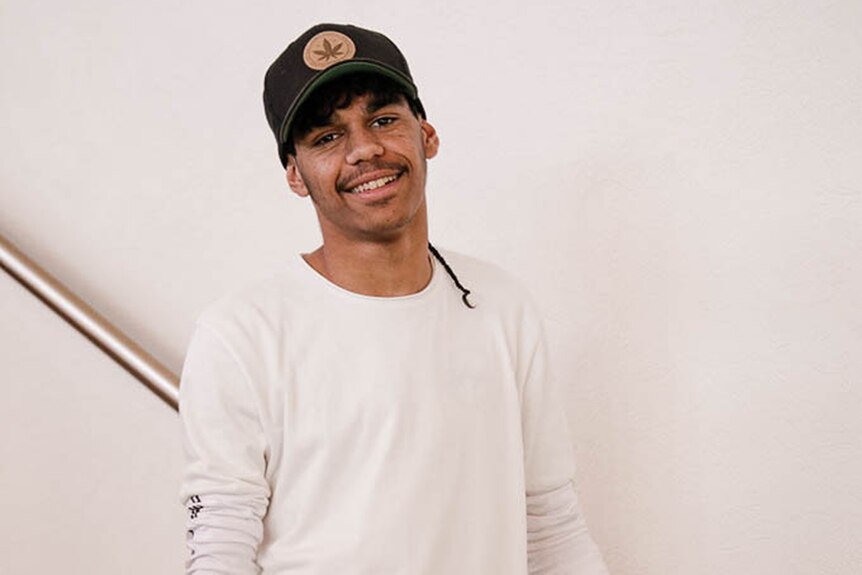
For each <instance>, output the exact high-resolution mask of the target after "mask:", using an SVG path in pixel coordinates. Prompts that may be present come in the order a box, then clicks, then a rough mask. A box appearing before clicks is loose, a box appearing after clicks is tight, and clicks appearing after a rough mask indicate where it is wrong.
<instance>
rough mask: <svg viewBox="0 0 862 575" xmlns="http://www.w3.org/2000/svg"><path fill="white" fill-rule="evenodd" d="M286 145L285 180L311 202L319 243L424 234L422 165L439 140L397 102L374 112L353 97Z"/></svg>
mask: <svg viewBox="0 0 862 575" xmlns="http://www.w3.org/2000/svg"><path fill="white" fill-rule="evenodd" d="M294 144H295V148H296V154H295V155H289V156H288V159H287V181H288V183H289V184H290V187H291V189H292V190H293V191H294V192H295V193H296V194H298V195H300V196H308V195H310V196H311V199H312V200H313V201H314V207H315V209H316V210H317V217H318V219H319V220H320V227H321V232H322V234H323V239H324V242H327V241H391V240H393V239H395V238H397V237H398V236H399V235H401V234H403V233H408V232H410V231H416V230H419V229H420V228H421V230H423V232H422V233H424V229H425V228H424V226H425V225H426V209H425V176H426V160H427V159H429V158H433V157H434V156H435V155H436V154H437V148H438V145H439V141H438V139H437V134H436V132H435V131H434V128H433V127H432V126H431V125H430V124H429V123H428V122H426V121H425V120H421V119H419V118H417V117H416V116H415V115H414V114H413V112H412V111H411V110H410V107H409V106H408V104H407V102H405V101H404V99H403V98H400V99H398V100H397V101H396V102H394V103H389V104H386V105H381V103H380V102H377V101H375V99H374V98H373V96H370V95H363V96H356V97H354V98H353V100H352V102H351V103H350V105H349V106H348V107H346V108H344V109H337V110H335V111H334V112H333V113H332V115H331V116H330V117H329V120H328V122H327V123H326V125H323V126H319V127H315V128H312V129H311V130H310V131H309V132H308V133H306V134H303V135H300V136H299V137H297V138H295V140H294Z"/></svg>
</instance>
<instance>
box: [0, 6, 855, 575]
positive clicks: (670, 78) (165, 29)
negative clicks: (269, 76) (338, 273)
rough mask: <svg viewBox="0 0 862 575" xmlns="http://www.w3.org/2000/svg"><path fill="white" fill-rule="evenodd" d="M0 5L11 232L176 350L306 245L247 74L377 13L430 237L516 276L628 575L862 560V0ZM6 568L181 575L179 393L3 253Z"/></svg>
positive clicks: (844, 573)
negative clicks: (172, 400) (426, 139)
mask: <svg viewBox="0 0 862 575" xmlns="http://www.w3.org/2000/svg"><path fill="white" fill-rule="evenodd" d="M317 4H318V3H313V2H308V3H304V4H298V3H293V2H291V3H287V2H275V1H272V0H270V1H260V2H253V3H251V2H249V3H241V2H231V3H227V2H222V3H219V2H213V1H211V0H210V1H202V0H194V1H185V2H179V3H175V2H167V1H166V0H154V1H152V2H130V1H120V2H118V1H116V0H114V1H107V0H91V1H90V2H88V3H65V2H59V1H53V2H35V1H34V2H11V1H8V0H7V1H4V2H3V3H2V4H0V156H2V158H3V159H2V165H0V233H3V234H4V235H6V236H7V237H8V238H9V239H11V240H12V241H14V242H15V243H17V244H18V246H19V247H21V248H22V249H24V250H25V251H26V252H27V253H28V254H29V255H30V256H31V257H33V258H35V259H36V260H37V261H40V262H41V263H42V264H43V265H44V266H45V267H47V268H48V269H49V270H51V271H52V272H53V273H54V274H55V275H57V276H58V277H59V278H61V279H62V280H63V281H64V282H65V283H66V284H67V285H68V286H70V287H71V288H73V289H74V290H76V291H77V292H78V293H79V294H80V295H82V296H83V297H84V298H85V299H87V300H88V301H90V302H91V303H92V304H93V305H94V306H95V307H96V308H97V309H99V310H100V311H101V312H102V313H104V314H105V315H107V316H108V317H109V318H111V319H112V320H113V321H114V322H115V323H117V324H118V325H119V326H120V327H121V328H123V329H124V330H126V331H127V332H128V333H129V334H130V335H132V336H133V337H135V338H137V339H138V340H139V341H140V342H141V343H143V344H144V345H145V346H146V347H147V348H148V349H150V350H151V351H152V352H153V353H154V354H155V355H156V356H158V357H160V358H161V359H162V360H163V361H164V362H165V363H167V364H168V365H169V366H170V367H171V368H173V369H174V370H176V371H179V369H180V367H181V364H182V357H183V353H184V350H185V345H186V342H187V339H188V337H189V335H190V331H191V328H192V323H193V321H194V318H195V317H196V316H197V314H198V313H199V312H200V311H201V309H202V308H203V307H204V306H205V305H206V303H207V302H208V301H210V300H212V299H213V298H214V297H216V296H217V295H219V294H220V293H223V292H224V291H226V290H229V289H232V288H234V287H236V286H238V285H240V284H243V283H245V282H247V281H248V280H249V279H250V278H253V277H257V276H261V275H264V274H266V273H267V271H268V270H269V269H271V268H272V267H273V266H276V265H278V264H279V262H282V261H283V260H284V259H285V258H286V257H288V255H289V254H292V253H294V252H297V251H302V250H309V249H312V248H313V247H314V246H315V245H316V243H317V241H318V233H317V230H316V222H315V219H314V214H313V211H312V210H311V208H310V206H308V205H307V203H304V202H303V201H300V200H299V199H298V198H295V197H293V196H291V195H290V194H289V192H288V190H287V188H286V185H285V184H284V180H283V175H282V173H281V172H280V169H279V168H280V167H279V165H278V162H277V159H276V155H275V147H274V143H273V140H272V136H271V134H270V133H269V131H268V128H267V126H266V123H265V120H264V117H263V112H262V106H261V87H262V76H263V72H264V70H265V69H266V67H267V66H268V64H269V63H270V61H271V60H272V59H273V58H274V57H275V56H276V55H277V53H278V52H279V51H280V50H281V49H283V47H284V46H285V45H286V43H287V42H288V41H289V40H290V39H291V38H292V37H294V36H296V35H297V34H298V33H300V32H301V31H302V30H304V29H305V28H306V27H308V26H309V25H311V24H312V23H315V22H317V21H321V20H323V21H350V22H354V23H357V24H361V25H366V26H369V27H374V28H377V29H380V30H382V31H385V32H387V33H388V34H389V35H390V36H391V37H393V39H395V40H396V42H397V43H398V44H399V45H400V46H401V47H402V48H403V50H404V51H405V52H406V53H407V55H408V58H409V60H410V62H411V66H412V68H413V72H414V76H415V77H416V79H417V82H418V84H419V86H420V92H421V95H422V98H423V102H424V103H425V106H426V108H427V110H428V112H429V114H430V118H431V120H432V122H433V123H434V124H435V126H436V127H437V129H438V131H439V132H440V134H441V138H442V149H441V154H440V156H439V157H438V158H436V159H435V160H434V161H433V163H432V166H431V181H430V185H429V190H428V193H429V197H430V205H431V222H432V240H434V241H436V242H437V243H439V244H440V245H444V246H447V247H450V248H454V249H459V250H462V251H467V252H470V253H473V254H476V255H479V256H482V257H485V258H487V259H491V260H493V261H496V262H498V263H500V264H502V265H504V266H505V267H507V268H509V269H510V270H512V271H514V272H515V273H517V274H519V275H521V276H522V277H524V278H525V279H526V280H527V281H528V283H529V284H530V286H531V287H532V288H533V291H534V293H535V294H536V296H537V299H538V300H539V302H540V304H541V305H542V307H543V308H544V310H545V312H546V314H547V320H548V327H549V332H550V334H549V335H550V339H551V341H552V342H553V349H552V352H553V355H554V359H555V366H556V369H557V371H558V372H559V374H560V376H561V377H562V378H563V379H564V381H565V382H566V383H567V385H568V391H569V401H570V404H569V405H570V414H571V418H572V427H573V433H574V439H575V442H576V446H577V454H578V457H579V475H578V479H579V483H580V489H581V493H582V499H583V501H584V504H585V507H586V511H587V513H588V519H589V522H590V525H591V528H592V530H593V533H594V536H595V538H596V539H597V541H598V542H599V544H600V546H601V547H602V549H603V551H604V553H605V555H606V557H607V560H608V563H609V565H610V567H611V570H612V572H613V573H614V574H615V575H634V574H638V575H642V574H651V575H664V574H669V573H670V574H676V573H696V574H707V575H726V574H728V573H734V574H739V575H747V574H752V575H766V574H769V575H772V574H781V575H788V574H811V573H818V574H821V573H828V574H837V575H855V574H857V573H859V572H862V546H861V545H859V533H860V532H862V490H860V488H859V486H860V485H862V418H860V416H859V414H860V413H862V391H860V383H862V381H860V380H862V377H860V373H862V353H860V347H862V346H860V344H862V305H860V299H859V295H858V294H859V293H862V266H860V263H862V262H860V253H862V225H860V221H862V168H860V165H862V162H860V157H862V114H860V107H859V102H860V100H862V65H860V64H862V41H860V35H859V29H860V23H862V4H860V3H858V2H854V1H850V0H845V1H839V2H825V1H823V2H815V1H809V2H799V1H766V0H759V1H752V2H729V1H711V2H706V1H701V2H691V1H689V2H685V1H682V0H677V1H673V2H672V1H669V0H661V1H653V2H647V3H644V2H622V1H608V2H602V3H599V2H581V1H573V2H565V3H564V2H557V3H554V2H542V1H539V2H531V3H529V4H528V5H525V4H524V3H520V2H513V1H508V2H497V3H493V4H485V3H479V2H470V3H465V2H458V3H452V4H451V5H449V6H446V5H441V4H440V3H431V2H412V1H411V2H401V3H393V2H382V1H374V0H370V1H368V2H363V3H358V2H347V1H339V2H330V3H328V4H329V6H330V8H328V9H322V8H318V7H317V6H316V5H317ZM0 380H2V387H0V389H2V399H0V509H2V511H0V573H2V574H4V575H5V574H6V573H10V574H12V573H14V574H16V575H18V574H35V573H105V574H108V573H128V574H137V573H140V574H145V573H146V574H149V573H167V572H179V570H180V569H181V564H182V561H183V553H184V551H183V538H184V527H183V513H182V509H181V508H180V507H179V504H178V502H177V497H176V491H177V481H178V476H179V466H180V459H181V458H180V453H179V448H178V445H177V442H178V436H177V433H178V429H177V422H176V419H175V416H174V414H173V413H172V412H171V411H170V410H169V409H168V408H166V407H164V406H163V405H162V404H161V403H160V402H159V401H158V400H156V399H155V398H154V397H153V396H151V395H150V394H148V392H147V391H146V390H145V389H144V388H143V387H142V386H140V384H138V383H137V382H136V381H134V380H133V379H132V378H131V377H130V376H128V375H126V374H125V373H124V372H123V371H122V370H120V369H119V368H117V367H116V366H114V365H113V364H112V363H111V362H110V361H109V360H108V359H107V358H106V357H105V356H103V355H102V354H101V353H100V352H98V351H97V350H95V349H94V348H93V347H92V346H91V345H90V344H89V343H88V342H87V341H86V340H84V339H83V338H81V337H80V336H79V335H78V334H77V333H76V332H74V330H72V329H71V328H70V327H68V326H67V325H66V324H64V323H62V322H61V321H60V320H59V319H56V318H55V316H53V314H52V313H51V312H49V311H48V310H47V309H45V308H44V307H43V306H42V304H41V303H39V302H38V301H37V300H35V299H34V298H33V297H31V296H30V295H29V294H28V293H27V292H26V291H24V290H23V289H22V288H20V287H19V286H18V285H17V284H15V283H14V282H13V280H11V279H10V278H9V277H7V276H5V275H0Z"/></svg>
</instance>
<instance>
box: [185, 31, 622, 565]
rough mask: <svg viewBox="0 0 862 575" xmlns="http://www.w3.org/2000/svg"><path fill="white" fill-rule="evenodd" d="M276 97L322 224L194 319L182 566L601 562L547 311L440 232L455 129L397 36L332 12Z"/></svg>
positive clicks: (288, 65) (280, 72)
mask: <svg viewBox="0 0 862 575" xmlns="http://www.w3.org/2000/svg"><path fill="white" fill-rule="evenodd" d="M264 105H265V108H266V114H267V119H268V121H269V124H270V126H271V127H272V129H273V132H274V134H275V136H276V141H277V144H278V152H279V158H280V160H281V162H282V165H283V166H284V167H285V168H286V172H287V181H288V184H289V186H290V188H291V189H292V190H293V191H294V192H295V193H296V194H298V195H300V196H308V197H310V198H311V201H312V202H313V203H314V207H315V209H316V211H317V216H318V219H319V222H320V228H321V232H322V236H323V245H322V246H321V247H319V248H318V249H317V250H315V251H313V252H311V253H309V254H305V255H302V256H296V257H294V258H293V259H291V260H290V261H289V262H286V264H285V266H284V268H283V269H282V270H280V271H279V272H278V273H277V274H275V275H274V276H273V277H272V278H270V279H268V280H266V281H263V282H261V283H259V284H257V285H254V286H252V287H250V288H248V289H246V290H244V291H242V292H240V293H237V294H234V295H231V296H228V297H226V298H224V299H223V300H221V301H219V302H217V303H216V304H215V305H213V306H211V307H210V308H209V309H208V310H207V311H206V312H205V313H204V314H203V315H202V316H201V318H200V320H199V322H198V325H197V330H196V332H195V335H194V337H193V339H192V343H191V345H190V348H189V352H188V355H187V358H186V363H185V366H184V369H183V378H182V386H181V391H180V394H181V400H180V401H181V403H180V413H181V416H182V422H183V427H184V431H185V448H186V453H187V460H188V463H187V467H186V473H185V476H184V482H183V488H182V491H183V499H184V501H186V504H187V506H188V510H189V530H188V546H189V550H190V557H189V560H188V564H187V567H188V569H187V572H188V573H194V574H204V573H206V574H215V573H224V574H230V575H244V574H247V573H248V574H251V573H259V572H261V571H262V572H263V573H267V574H285V575H287V574H302V575H333V574H339V575H340V574H345V575H384V574H385V575H389V574H391V575H396V574H397V575H526V574H527V573H530V574H538V573H547V574H567V575H600V574H605V573H606V570H605V567H604V564H603V563H602V560H601V557H600V555H599V553H598V551H597V550H596V547H595V545H594V544H593V542H592V540H591V539H590V536H589V534H588V532H587V530H586V526H585V523H584V519H583V517H582V516H581V514H580V512H579V508H578V504H577V500H576V497H575V494H574V491H573V488H572V482H571V480H572V475H573V472H574V469H573V463H572V452H571V449H570V445H569V438H568V432H567V428H566V422H565V417H564V413H563V409H562V404H561V402H560V398H559V396H558V394H557V391H556V388H555V387H554V385H553V383H552V381H551V380H550V378H549V371H548V369H547V367H546V359H545V348H544V343H543V339H542V338H543V336H542V328H541V325H540V320H539V316H538V314H537V313H536V311H535V310H534V309H533V307H532V306H531V304H530V303H529V300H528V298H527V297H526V295H525V294H524V292H523V290H522V289H521V288H520V287H519V286H518V285H517V284H516V283H515V282H513V281H512V280H511V279H510V278H509V277H508V276H507V275H505V274H504V273H502V272H501V271H499V270H497V269H496V268H494V267H493V266H490V265H488V264H484V263H481V262H479V261H476V260H474V259H471V258H468V257H465V256H461V255H458V254H455V253H451V252H446V251H438V250H436V249H435V248H433V247H432V246H431V245H430V244H429V243H428V222H427V210H426V203H425V179H426V163H427V160H428V159H430V158H432V157H434V155H435V154H436V153H437V148H438V146H439V141H438V138H437V134H436V132H435V130H434V128H433V127H432V126H431V124H429V123H428V121H427V120H426V117H425V111H424V109H423V107H422V104H421V102H420V101H419V98H418V94H417V90H416V87H415V85H414V84H413V80H412V77H411V75H410V71H409V69H408V67H407V62H406V61H405V60H404V57H403V56H402V54H401V53H400V51H399V50H398V48H397V47H396V46H395V45H394V44H392V42H391V41H390V40H389V39H388V38H386V37H385V36H383V35H381V34H378V33H375V32H371V31H369V30H363V29H361V28H356V27H353V26H342V25H332V24H324V25H318V26H315V27H313V28H311V29H310V30H308V31H307V32H305V33H304V34H303V35H302V36H300V37H299V38H298V39H297V40H296V41H295V42H293V43H292V44H291V45H290V46H288V48H287V49H286V50H285V52H284V53H283V54H281V56H279V57H278V59H277V60H276V61H275V62H274V63H273V64H272V66H271V67H270V69H269V71H268V72H267V75H266V82H265V89H264ZM468 287H469V288H470V289H468ZM471 290H472V291H471Z"/></svg>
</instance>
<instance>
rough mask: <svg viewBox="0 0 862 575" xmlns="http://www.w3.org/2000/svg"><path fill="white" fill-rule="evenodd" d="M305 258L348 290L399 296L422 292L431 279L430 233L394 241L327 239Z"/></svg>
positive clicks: (366, 293) (321, 272) (327, 277)
mask: <svg viewBox="0 0 862 575" xmlns="http://www.w3.org/2000/svg"><path fill="white" fill-rule="evenodd" d="M303 258H304V259H305V261H306V262H307V263H308V264H309V265H310V266H311V267H312V268H314V269H315V270H316V271H317V272H318V273H319V274H321V275H322V276H323V277H325V278H326V279H328V280H329V281H331V282H332V283H334V284H336V285H337V286H340V287H342V288H344V289H346V290H348V291H352V292H354V293H359V294H363V295H370V296H378V297H396V296H404V295H410V294H414V293H417V292H420V291H422V289H423V288H425V286H427V285H428V282H430V281H431V271H432V269H433V266H432V264H431V260H430V256H429V254H428V240H427V234H424V235H422V236H421V237H412V238H409V237H402V238H399V240H398V241H395V242H391V243H380V242H367V243H357V242H351V243H349V244H342V243H341V242H324V244H323V245H322V246H321V247H319V248H317V249H316V250H315V251H313V252H312V253H310V254H306V255H303Z"/></svg>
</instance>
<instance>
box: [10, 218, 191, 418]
mask: <svg viewBox="0 0 862 575" xmlns="http://www.w3.org/2000/svg"><path fill="white" fill-rule="evenodd" d="M0 267H2V268H3V269H5V270H6V271H7V272H9V274H11V275H12V277H14V278H15V279H16V280H18V281H19V282H20V283H21V284H22V285H23V286H24V287H25V288H27V289H28V290H30V291H31V292H32V293H33V294H34V295H35V296H36V297H38V298H39V299H41V300H42V301H43V302H45V303H46V304H47V305H48V306H49V307H51V309H53V310H54V311H55V312H57V313H58V314H60V316H62V317H63V319H65V320H66V321H67V322H69V323H70V324H71V325H72V327H74V328H75V329H77V330H78V331H79V332H81V333H82V334H83V335H84V336H86V337H87V338H88V339H89V340H90V341H92V342H93V343H95V344H96V345H97V346H99V347H100V348H101V349H102V351H104V352H105V353H107V354H108V355H109V356H111V357H112V358H113V359H114V360H115V361H116V362H117V363H119V364H120V365H121V366H123V368H125V369H126V370H127V371H128V372H129V373H131V374H132V375H133V376H135V378H137V379H138V380H139V381H140V382H141V383H143V384H144V385H146V386H147V387H148V388H150V390H152V391H153V393H155V394H156V395H158V396H159V397H160V398H161V399H162V400H163V401H164V402H165V403H167V404H168V405H170V406H171V407H173V408H174V409H177V408H178V407H177V406H178V405H179V378H178V377H177V376H176V375H175V374H174V373H173V372H171V371H170V370H169V369H168V368H166V367H165V366H164V365H162V364H161V363H159V361H158V360H156V359H155V358H154V357H153V356H151V355H150V354H149V353H147V352H146V351H145V350H144V349H143V348H142V347H141V346H140V345H138V344H137V343H135V342H134V341H132V340H131V339H130V338H129V337H127V336H126V335H125V334H124V333H123V332H121V331H120V330H119V329H117V328H116V327H115V326H113V325H112V324H111V323H110V322H109V321H108V320H106V319H105V318H104V317H102V316H101V315H99V314H98V313H97V312H96V311H95V310H94V309H93V308H91V307H90V306H89V305H87V304H86V302H84V301H83V300H82V299H81V298H79V297H78V296H76V295H75V294H74V293H72V292H71V291H69V290H68V289H67V288H66V287H65V286H64V285H63V284H61V283H60V282H59V281H57V279H56V278H54V277H53V276H51V275H50V274H49V273H48V272H46V271H45V270H43V269H42V268H41V267H39V265H37V264H36V263H35V262H34V261H32V260H31V259H30V258H28V257H27V256H25V255H24V254H23V253H21V251H20V250H19V249H18V248H16V247H15V246H14V245H13V244H12V243H11V242H9V241H8V240H7V239H6V238H4V237H3V235H2V234H0Z"/></svg>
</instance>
